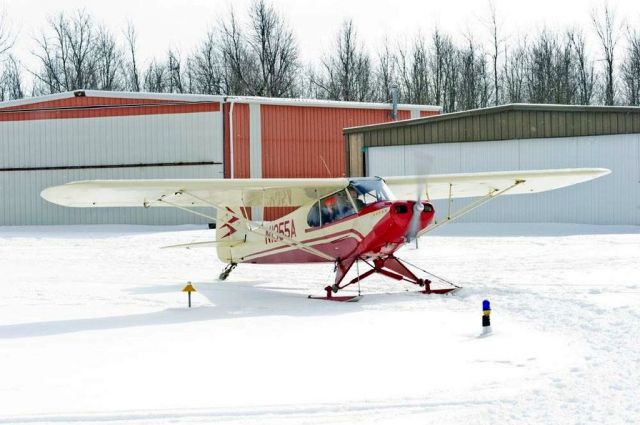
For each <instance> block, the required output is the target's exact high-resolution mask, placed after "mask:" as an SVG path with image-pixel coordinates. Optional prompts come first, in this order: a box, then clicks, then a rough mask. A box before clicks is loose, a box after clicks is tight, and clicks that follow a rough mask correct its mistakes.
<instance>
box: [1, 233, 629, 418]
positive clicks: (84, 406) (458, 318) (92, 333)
mask: <svg viewBox="0 0 640 425" xmlns="http://www.w3.org/2000/svg"><path fill="white" fill-rule="evenodd" d="M212 236H213V232H212V231H210V230H206V229H202V228H197V227H173V228H154V227H126V226H85V227H73V226H71V227H64V226H62V227H23V228H11V227H5V228H0V290H1V293H0V294H1V295H0V423H10V424H17V423H28V424H37V423H69V422H73V423H101V424H111V423H113V424H120V423H126V424H130V423H144V424H167V423H223V424H227V423H228V424H319V423H344V424H352V423H367V424H369V423H374V424H404V423H409V424H413V423H416V424H426V423H439V424H460V423H463V424H465V425H469V424H488V423H527V424H534V423H536V424H543V423H544V424H551V423H554V424H555V423H557V424H565V423H570V424H574V423H575V424H588V423H599V424H618V423H620V424H623V423H639V422H640V228H638V227H606V226H572V225H551V224H549V225H471V224H454V225H450V226H448V227H447V228H443V229H442V230H441V231H439V232H438V233H437V234H434V235H431V236H428V237H426V238H424V239H422V241H421V247H420V249H419V250H415V249H410V248H406V249H404V250H403V251H401V252H400V254H399V256H400V257H401V258H405V259H407V260H409V261H410V262H412V263H415V264H417V265H419V266H421V267H424V268H426V269H427V270H429V271H431V272H433V273H435V274H437V275H442V276H444V277H446V278H448V279H451V280H453V281H455V282H457V283H459V284H461V285H462V286H464V289H463V290H462V291H460V292H459V293H457V294H456V295H454V296H425V295H421V294H417V293H415V292H414V288H412V287H411V286H410V285H408V284H401V283H397V282H394V281H390V280H387V279H384V278H381V277H374V278H372V279H370V280H367V281H366V283H364V284H363V286H362V290H363V293H364V294H365V296H364V297H363V298H362V299H361V300H360V302H357V303H332V302H324V301H316V300H309V299H307V298H306V295H307V294H318V295H321V294H322V287H323V286H325V285H326V284H327V283H328V282H330V280H331V278H332V266H330V265H290V266H255V265H240V266H239V267H238V268H237V269H236V270H235V271H234V272H233V273H232V274H231V277H230V278H229V280H228V281H226V282H224V283H223V282H218V281H217V279H216V277H217V275H218V273H219V272H220V270H221V269H222V264H220V263H219V262H218V261H217V259H216V258H215V254H214V252H213V251H212V250H211V249H193V250H175V249H164V250H162V249H158V248H159V247H161V246H164V245H171V244H178V243H186V242H190V241H199V240H207V239H211V238H212ZM187 281H192V282H193V283H194V285H195V286H196V288H197V290H198V292H197V293H195V294H194V296H193V303H194V308H192V309H187V308H186V301H187V300H186V294H184V293H181V292H180V289H181V288H182V287H183V286H184V285H185V283H186V282H187ZM354 289H355V288H354ZM485 298H488V299H490V300H491V304H492V308H493V313H492V316H491V319H492V324H493V334H491V335H490V336H489V337H485V338H482V337H479V335H480V332H481V327H480V324H481V314H482V311H481V305H482V300H483V299H485Z"/></svg>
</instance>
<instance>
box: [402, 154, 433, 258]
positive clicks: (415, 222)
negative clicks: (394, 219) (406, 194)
mask: <svg viewBox="0 0 640 425" xmlns="http://www.w3.org/2000/svg"><path fill="white" fill-rule="evenodd" d="M413 159H414V167H413V171H414V173H415V174H416V175H425V174H429V172H428V170H429V169H430V168H431V162H432V161H433V157H432V156H431V155H427V154H423V155H418V154H414V155H413ZM426 192H427V180H426V179H424V180H423V181H418V182H417V183H416V196H415V198H414V199H415V204H413V214H412V216H411V221H410V222H409V227H408V229H407V234H406V235H405V238H406V240H407V243H410V242H411V241H413V240H415V243H416V249H418V237H417V236H418V232H419V231H420V218H421V216H422V212H423V211H424V205H423V204H422V197H423V196H424V195H426Z"/></svg>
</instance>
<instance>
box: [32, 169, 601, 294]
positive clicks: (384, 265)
mask: <svg viewBox="0 0 640 425" xmlns="http://www.w3.org/2000/svg"><path fill="white" fill-rule="evenodd" d="M609 172H610V171H609V170H606V169H602V168H582V169H563V170H536V171H508V172H489V173H472V174H449V175H424V176H403V177H367V178H328V179H327V178H325V179H234V180H223V179H204V180H94V181H80V182H72V183H67V184H65V185H62V186H55V187H50V188H47V189H45V190H44V191H43V192H42V194H41V195H42V197H43V198H44V199H46V200H48V201H49V202H53V203H55V204H59V205H63V206H68V207H144V208H155V207H173V208H179V209H181V210H185V211H188V212H191V213H193V214H196V215H199V216H203V217H206V218H207V219H209V220H212V221H213V220H215V222H216V241H212V242H200V243H193V244H184V245H175V246H174V247H186V248H188V247H202V246H215V247H217V253H218V258H220V260H221V261H223V262H225V263H227V267H226V268H225V269H224V271H223V272H222V273H221V274H220V279H222V280H224V279H226V278H227V277H228V276H229V273H230V272H231V271H232V270H233V269H234V268H235V267H236V266H237V265H238V264H240V263H253V264H281V263H316V262H330V263H334V264H335V272H336V276H335V280H334V282H333V284H331V285H328V286H327V287H326V288H325V290H326V297H320V298H325V299H331V300H340V301H346V300H351V299H353V298H354V297H340V296H335V295H333V294H334V293H336V292H338V291H339V290H341V289H343V288H344V287H346V286H349V285H352V284H354V283H359V282H360V281H361V280H363V279H365V278H367V277H368V276H370V275H372V274H374V273H379V274H382V275H385V276H387V277H390V278H392V279H396V280H405V281H408V282H411V283H414V284H416V285H419V286H421V287H424V290H423V292H425V293H446V292H449V291H451V290H453V289H455V288H447V289H432V288H431V287H430V284H431V282H430V281H429V280H428V279H426V278H421V277H418V276H417V275H416V274H415V273H414V272H412V271H411V270H410V269H409V267H407V264H405V262H403V261H402V260H400V259H399V258H398V257H396V255H395V253H396V251H397V250H398V249H399V248H400V247H402V246H403V245H404V244H406V243H409V242H411V241H413V240H415V239H417V238H419V237H420V236H422V235H423V234H425V233H426V232H428V231H430V230H432V229H435V228H436V227H439V226H441V225H442V224H445V223H448V222H450V221H452V220H454V219H456V218H458V217H460V216H462V215H464V214H466V213H468V212H469V211H472V210H473V209H475V208H477V207H479V206H481V205H483V204H485V203H487V202H489V201H491V200H493V199H496V198H498V197H500V196H503V195H516V194H525V193H533V192H543V191H547V190H552V189H557V188H561V187H565V186H570V185H573V184H577V183H581V182H585V181H588V180H592V179H595V178H597V177H600V176H603V175H606V174H608V173H609ZM469 197H473V198H477V199H476V200H475V201H474V202H472V203H470V204H467V205H466V206H465V207H464V208H462V209H461V210H459V211H455V212H452V211H450V206H451V200H453V199H455V198H469ZM436 199H447V200H449V211H448V212H447V215H446V218H444V219H443V220H440V221H438V222H436V221H435V220H434V218H435V211H434V209H433V206H432V205H431V203H430V201H431V200H436ZM200 207H210V208H214V209H216V210H217V213H216V216H215V217H213V216H212V215H208V214H206V213H205V212H203V210H202V208H200ZM252 207H297V209H296V210H294V211H293V212H291V213H290V214H287V215H285V216H284V217H282V218H279V219H277V220H275V221H272V222H256V221H252V220H251V219H250V218H249V217H250V214H249V213H248V212H249V211H250V209H251V208H252ZM356 262H362V263H363V264H366V265H368V266H369V268H370V269H369V270H368V271H367V272H365V273H363V274H361V275H358V276H356V277H355V278H354V279H352V280H350V281H348V282H346V283H344V282H343V280H344V278H345V276H346V274H347V272H348V271H349V270H350V269H351V267H352V266H353V265H354V263H356Z"/></svg>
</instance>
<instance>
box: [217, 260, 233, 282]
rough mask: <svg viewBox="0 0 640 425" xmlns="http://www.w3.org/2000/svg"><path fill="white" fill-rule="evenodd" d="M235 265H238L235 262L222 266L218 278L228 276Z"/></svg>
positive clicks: (224, 278)
mask: <svg viewBox="0 0 640 425" xmlns="http://www.w3.org/2000/svg"><path fill="white" fill-rule="evenodd" d="M237 266H238V265H237V264H236V263H230V264H227V267H225V268H224V270H223V271H222V273H220V276H218V278H219V279H220V280H227V278H228V277H229V274H231V272H232V271H233V269H235V268H236V267H237Z"/></svg>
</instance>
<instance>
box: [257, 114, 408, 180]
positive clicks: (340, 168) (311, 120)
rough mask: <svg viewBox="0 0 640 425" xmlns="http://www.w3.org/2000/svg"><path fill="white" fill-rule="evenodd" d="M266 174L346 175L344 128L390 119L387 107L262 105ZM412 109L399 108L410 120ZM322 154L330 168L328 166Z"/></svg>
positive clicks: (405, 117)
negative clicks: (402, 109)
mask: <svg viewBox="0 0 640 425" xmlns="http://www.w3.org/2000/svg"><path fill="white" fill-rule="evenodd" d="M260 116H261V131H262V177H265V178H270V177H342V176H344V175H345V172H346V170H345V156H344V155H345V153H344V139H343V136H342V129H344V128H346V127H354V126H358V125H366V124H377V123H382V122H386V121H390V119H391V117H390V111H389V110H385V109H353V108H349V109H347V108H326V107H324V108H323V107H308V106H305V107H298V106H280V105H264V104H263V105H261V109H260ZM409 117H410V113H409V111H399V112H398V118H399V119H408V118H409ZM321 157H322V158H323V159H324V161H325V162H326V164H327V166H328V167H329V170H330V172H329V171H327V168H326V167H325V166H324V164H323V162H322V159H321Z"/></svg>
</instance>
